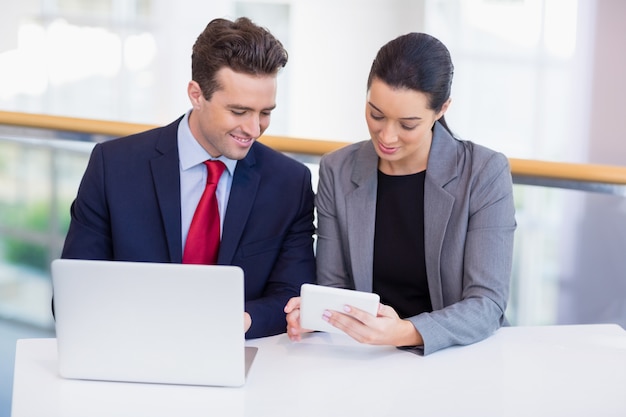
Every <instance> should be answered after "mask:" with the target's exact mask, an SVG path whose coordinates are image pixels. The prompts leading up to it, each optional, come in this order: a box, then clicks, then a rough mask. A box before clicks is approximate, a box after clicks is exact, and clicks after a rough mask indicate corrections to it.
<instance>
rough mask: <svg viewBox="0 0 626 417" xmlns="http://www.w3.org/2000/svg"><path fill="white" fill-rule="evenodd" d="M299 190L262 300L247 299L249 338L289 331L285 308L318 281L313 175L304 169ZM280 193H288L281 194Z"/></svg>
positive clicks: (291, 192) (291, 193)
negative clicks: (297, 198)
mask: <svg viewBox="0 0 626 417" xmlns="http://www.w3.org/2000/svg"><path fill="white" fill-rule="evenodd" d="M301 172H303V174H302V175H301V181H300V188H299V189H298V190H293V191H290V192H289V194H290V195H291V196H293V195H299V204H298V209H297V210H296V214H295V216H293V218H292V220H291V222H290V224H289V226H288V229H287V232H286V234H285V236H284V239H283V240H282V244H281V247H280V250H279V252H278V257H277V259H276V261H275V262H274V263H273V266H272V268H271V272H270V274H269V277H268V279H267V282H266V284H265V287H264V290H263V294H262V296H261V297H259V298H255V299H252V300H248V301H246V303H245V309H246V311H247V312H248V313H249V314H250V316H251V318H252V326H251V327H250V329H249V330H248V331H247V332H246V338H247V339H253V338H257V337H265V336H270V335H274V334H279V333H284V332H285V329H286V328H287V322H286V319H285V313H284V310H283V309H284V307H285V304H287V301H289V299H290V298H291V297H297V296H298V295H300V286H301V285H302V284H304V283H310V282H313V281H314V280H315V257H314V253H313V233H314V224H313V199H314V197H313V190H312V186H311V173H310V171H309V169H308V168H306V167H305V168H303V169H302V171H301ZM280 192H281V194H282V193H284V192H285V190H281V191H280Z"/></svg>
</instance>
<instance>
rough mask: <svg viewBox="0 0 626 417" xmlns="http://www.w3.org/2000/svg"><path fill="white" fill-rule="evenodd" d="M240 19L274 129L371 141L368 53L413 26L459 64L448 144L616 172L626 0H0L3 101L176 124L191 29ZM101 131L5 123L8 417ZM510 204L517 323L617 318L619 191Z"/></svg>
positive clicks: (625, 288)
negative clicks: (267, 80) (265, 46)
mask: <svg viewBox="0 0 626 417" xmlns="http://www.w3.org/2000/svg"><path fill="white" fill-rule="evenodd" d="M238 16H248V17H250V18H251V19H252V20H253V21H255V22H256V23H258V24H260V25H262V26H265V27H267V28H268V29H270V31H272V33H274V34H275V35H276V36H277V37H278V38H279V39H280V40H281V41H282V42H283V43H284V44H285V46H286V47H287V49H288V51H289V63H288V64H287V67H286V68H285V69H284V70H283V71H282V72H281V73H280V75H279V87H278V88H279V90H278V98H277V104H278V107H277V109H276V110H275V111H274V112H273V114H272V116H273V117H272V123H271V125H270V128H269V129H268V131H267V132H266V134H270V135H284V136H290V137H297V138H309V139H322V140H334V141H346V142H354V141H359V140H363V139H367V138H368V133H367V128H366V125H365V121H364V111H365V86H366V80H367V75H368V72H369V67H370V65H371V62H372V60H373V58H374V56H375V54H376V51H377V50H378V49H379V48H380V47H381V46H382V45H383V44H384V43H386V42H387V41H389V40H391V39H392V38H395V37H396V36H398V35H401V34H404V33H406V32H411V31H423V32H427V33H430V34H431V35H434V36H436V37H438V38H439V39H440V40H442V41H443V42H444V43H445V44H446V45H447V46H448V48H449V49H450V52H451V55H452V59H453V62H454V64H455V79H454V82H453V89H452V106H451V108H450V110H449V112H448V114H447V115H446V119H447V121H448V124H449V125H450V127H451V128H452V130H453V131H454V132H455V133H456V134H457V136H458V137H460V138H463V139H469V140H472V141H474V142H477V143H480V144H483V145H485V146H488V147H491V148H493V149H496V150H498V151H501V152H503V153H504V154H506V155H507V156H508V157H511V158H525V159H538V160H547V161H561V162H581V163H593V164H610V165H622V166H625V165H626V138H625V132H626V121H625V118H624V116H623V115H622V113H623V111H624V110H625V106H624V104H623V99H624V97H625V96H626V81H625V79H624V74H626V41H625V40H626V25H624V22H625V21H626V2H624V1H622V0H332V1H331V0H316V1H306V0H265V1H256V0H248V1H231V0H211V1H206V0H178V1H176V2H173V1H167V0H20V1H19V2H14V1H9V0H0V111H16V112H27V113H41V114H50V115H59V116H72V117H80V118H92V119H104V120H112V121H126V122H134V123H148V124H155V125H162V124H166V123H169V122H171V121H173V120H174V119H175V118H177V117H179V116H181V115H182V114H183V113H184V112H185V111H186V110H187V109H188V108H189V107H190V104H189V101H188V98H187V95H186V88H187V83H188V81H189V79H190V73H191V71H190V56H191V47H192V45H193V43H194V41H195V39H196V37H197V36H198V34H199V33H200V32H201V31H202V30H203V29H204V27H205V26H206V24H207V23H208V22H209V21H210V20H211V19H213V18H216V17H226V18H230V19H233V18H236V17H238ZM105 139H106V138H98V137H93V136H90V135H79V134H63V135H59V134H58V133H55V132H42V131H31V130H29V129H25V128H14V127H8V126H0V416H5V415H9V413H10V400H11V385H12V372H13V369H12V367H13V359H14V353H15V340H16V339H17V338H23V337H54V324H53V320H52V317H51V314H50V296H51V289H50V277H49V263H50V261H51V260H52V259H54V258H56V257H58V256H59V254H60V249H61V247H62V244H63V239H64V236H65V232H66V231H67V226H68V223H69V206H70V204H71V202H72V200H73V198H74V196H75V194H76V189H77V186H78V182H79V181H80V178H81V176H82V173H83V170H84V168H85V166H86V162H87V158H88V155H89V152H90V150H91V148H92V146H93V143H94V141H98V140H105ZM307 163H308V164H309V166H310V167H311V170H312V172H313V174H314V181H315V178H316V174H317V172H316V164H315V161H314V160H313V161H311V160H310V159H309V160H307ZM515 197H516V206H517V221H518V232H517V234H516V246H515V259H514V274H513V280H512V292H511V299H510V303H509V308H508V310H507V316H508V318H509V320H510V321H511V323H512V324H513V325H546V324H572V323H618V324H620V325H621V326H622V327H624V326H626V256H624V247H626V199H625V198H624V197H625V195H624V193H623V192H616V193H595V192H586V191H580V190H572V189H558V188H551V187H543V186H531V185H516V186H515Z"/></svg>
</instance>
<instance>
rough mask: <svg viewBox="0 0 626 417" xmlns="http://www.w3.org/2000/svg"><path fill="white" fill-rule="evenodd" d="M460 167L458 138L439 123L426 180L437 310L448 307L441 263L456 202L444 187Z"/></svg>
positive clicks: (427, 236)
mask: <svg viewBox="0 0 626 417" xmlns="http://www.w3.org/2000/svg"><path fill="white" fill-rule="evenodd" d="M457 167H458V161H457V154H456V146H455V143H454V139H453V138H452V137H451V136H450V135H449V134H448V132H447V131H445V129H444V128H443V127H442V126H441V125H440V124H439V123H436V124H435V130H434V133H433V142H432V145H431V148H430V153H429V156H428V168H427V170H426V179H425V182H424V219H425V221H424V246H425V253H426V273H427V275H428V286H429V289H430V298H431V303H432V306H433V309H435V310H438V309H441V308H443V307H444V305H443V289H442V286H441V282H442V281H441V276H440V267H439V265H440V264H441V250H442V247H443V238H444V235H445V232H446V228H447V226H448V221H449V220H450V215H451V213H452V207H453V205H454V197H453V196H452V195H451V194H450V193H448V192H447V191H446V190H445V188H444V187H445V186H446V185H447V184H448V183H449V182H450V181H451V180H453V179H454V178H456V177H457Z"/></svg>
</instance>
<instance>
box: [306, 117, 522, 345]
mask: <svg viewBox="0 0 626 417" xmlns="http://www.w3.org/2000/svg"><path fill="white" fill-rule="evenodd" d="M433 132H434V134H433V141H432V145H431V149H430V155H429V157H428V167H427V170H426V179H425V184H424V234H425V236H424V240H425V242H424V244H425V251H426V272H427V275H428V285H429V289H430V298H431V302H432V306H433V312H431V313H422V314H419V315H417V316H414V317H410V318H409V320H410V321H411V322H412V323H413V324H414V325H415V327H416V328H417V329H418V331H419V332H420V334H421V335H422V337H423V339H424V346H423V348H421V349H423V353H424V354H425V355H426V354H429V353H432V352H435V351H437V350H439V349H442V348H445V347H448V346H452V345H465V344H470V343H474V342H477V341H479V340H482V339H484V338H486V337H488V336H489V335H491V334H492V333H493V332H494V331H495V330H497V329H498V328H499V327H500V326H501V325H504V324H506V319H505V317H504V312H505V309H506V305H507V301H508V296H509V283H510V277H511V264H512V257H513V235H514V232H515V229H516V227H517V224H516V221H515V207H514V203H513V186H512V180H511V173H510V169H509V163H508V160H507V158H506V157H505V156H504V155H502V154H501V153H497V152H494V151H492V150H490V149H487V148H485V147H483V146H480V145H476V144H474V143H472V142H469V141H461V140H458V139H455V138H453V137H452V136H451V135H450V134H449V133H448V132H447V131H446V130H445V129H444V128H443V126H441V125H440V124H439V123H436V124H435V127H434V131H433ZM377 169H378V156H377V155H376V151H375V150H374V147H373V144H372V142H371V141H364V142H360V143H355V144H352V145H348V146H346V147H344V148H342V149H339V150H337V151H334V152H332V153H330V154H327V155H325V156H324V157H323V158H322V160H321V162H320V173H319V175H320V176H319V186H318V191H317V195H316V207H317V222H318V230H317V282H318V284H321V285H328V286H333V287H342V288H352V289H357V290H360V291H368V292H371V291H372V269H373V253H374V223H375V220H376V187H377Z"/></svg>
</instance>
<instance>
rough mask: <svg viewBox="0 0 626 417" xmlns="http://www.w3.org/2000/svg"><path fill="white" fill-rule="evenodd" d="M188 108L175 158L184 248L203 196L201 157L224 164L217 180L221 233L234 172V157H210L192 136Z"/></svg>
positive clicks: (204, 172) (180, 128)
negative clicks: (224, 166)
mask: <svg viewBox="0 0 626 417" xmlns="http://www.w3.org/2000/svg"><path fill="white" fill-rule="evenodd" d="M190 113H191V110H189V111H188V112H187V113H186V114H185V116H184V117H183V119H182V120H181V121H180V124H179V125H178V158H179V169H180V201H181V204H180V208H181V213H180V214H181V226H182V242H181V243H182V245H183V246H182V247H183V251H184V250H185V242H186V241H187V233H188V232H189V226H190V225H191V220H192V219H193V213H194V212H195V211H196V206H197V205H198V202H199V201H200V197H202V193H203V192H204V188H205V186H206V179H207V169H206V166H205V165H204V161H206V160H207V159H217V160H219V161H222V162H223V163H224V165H226V169H225V170H224V173H223V174H222V176H221V177H220V181H219V182H218V183H217V190H216V192H215V193H216V196H217V204H218V209H219V212H220V236H221V235H222V229H223V226H224V215H225V214H226V207H227V206H228V197H229V196H230V188H231V186H232V184H233V174H234V173H235V167H236V166H237V161H236V160H233V159H228V158H226V157H224V156H223V155H222V156H220V157H219V158H212V157H211V155H209V153H208V152H207V151H205V150H204V148H203V147H202V146H200V144H199V143H198V141H197V140H196V139H195V138H194V137H193V134H192V133H191V129H190V128H189V114H190Z"/></svg>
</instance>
